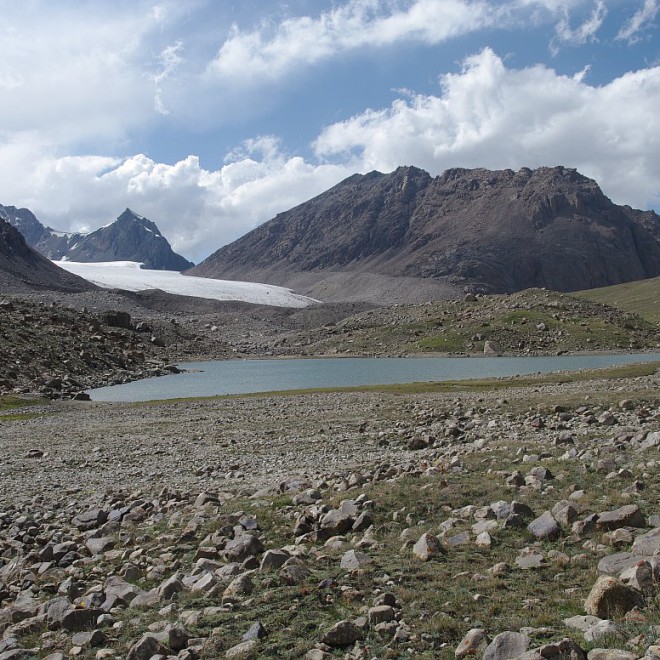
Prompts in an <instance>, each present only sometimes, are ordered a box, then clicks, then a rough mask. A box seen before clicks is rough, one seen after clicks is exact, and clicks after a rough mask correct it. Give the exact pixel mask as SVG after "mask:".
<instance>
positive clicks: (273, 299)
mask: <svg viewBox="0 0 660 660" xmlns="http://www.w3.org/2000/svg"><path fill="white" fill-rule="evenodd" d="M53 263H54V264H55V265H56V266H59V267H60V268H63V269H64V270H66V271H68V272H69V273H73V274H74V275H78V276H80V277H82V278H84V279H86V280H88V281H89V282H92V283H93V284H96V285H97V286H100V287H102V288H104V289H123V290H124V291H145V290H148V289H160V290H161V291H165V292H167V293H173V294H176V295H179V296H190V297H193V298H210V299H212V300H234V301H241V302H247V303H254V304H257V305H272V306H274V307H307V306H308V305H311V304H312V303H315V302H317V301H316V300H314V299H313V298H308V297H306V296H301V295H298V294H297V293H293V291H291V289H285V288H284V287H280V286H273V285H271V284H258V283H255V282H234V281H230V280H214V279H210V278H206V277H192V276H184V275H182V274H181V273H177V272H174V271H167V270H146V269H143V268H141V266H142V264H140V263H139V262H137V261H106V262H100V263H81V262H77V261H53Z"/></svg>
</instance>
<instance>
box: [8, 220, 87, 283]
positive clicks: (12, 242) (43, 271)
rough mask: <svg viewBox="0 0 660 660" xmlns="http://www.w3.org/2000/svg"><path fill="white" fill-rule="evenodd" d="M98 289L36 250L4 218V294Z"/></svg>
mask: <svg viewBox="0 0 660 660" xmlns="http://www.w3.org/2000/svg"><path fill="white" fill-rule="evenodd" d="M95 288H96V287H95V286H94V285H93V284H91V283H90V282H87V281H86V280H84V279H82V278H81V277H78V276H76V275H72V274H71V273H67V272H66V271H64V270H62V269H61V268H59V267H58V266H56V265H55V264H53V263H51V262H50V261H49V260H48V259H46V257H44V256H42V255H40V254H39V253H38V252H36V251H35V250H33V249H32V248H31V247H30V246H29V245H28V244H27V243H26V242H25V239H24V238H23V236H22V235H21V234H20V232H19V231H18V230H17V229H16V228H14V227H12V226H11V225H10V224H9V223H8V222H6V221H5V220H3V219H1V218H0V290H1V291H3V292H6V293H25V292H28V291H34V290H43V289H49V290H55V291H66V292H79V291H90V290H92V289H95Z"/></svg>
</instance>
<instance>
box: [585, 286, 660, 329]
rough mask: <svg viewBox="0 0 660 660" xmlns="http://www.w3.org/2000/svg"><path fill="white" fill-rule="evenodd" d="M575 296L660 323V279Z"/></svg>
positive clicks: (590, 290) (605, 288)
mask: <svg viewBox="0 0 660 660" xmlns="http://www.w3.org/2000/svg"><path fill="white" fill-rule="evenodd" d="M573 295H575V296H577V297H579V298H584V299H586V300H593V301H595V302H599V303H603V304H605V305H611V306H612V307H618V308H619V309H622V310H624V311H626V312H632V313H633V314H638V315H639V316H641V317H642V318H644V319H646V320H647V321H650V322H651V323H655V324H657V323H660V277H654V278H652V279H648V280H640V281H638V282H627V283H625V284H617V285H615V286H608V287H603V288H600V289H589V290H587V291H579V292H577V293H575V294H573Z"/></svg>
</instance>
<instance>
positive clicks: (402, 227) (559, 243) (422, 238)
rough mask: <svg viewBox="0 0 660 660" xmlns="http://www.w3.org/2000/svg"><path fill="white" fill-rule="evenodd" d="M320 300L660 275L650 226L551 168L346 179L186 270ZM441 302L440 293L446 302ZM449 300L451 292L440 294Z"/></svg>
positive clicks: (657, 233) (649, 217) (407, 297)
mask: <svg viewBox="0 0 660 660" xmlns="http://www.w3.org/2000/svg"><path fill="white" fill-rule="evenodd" d="M191 274H196V275H203V276H206V277H219V278H229V279H248V280H254V281H260V282H269V283H272V284H279V285H283V286H291V287H294V288H297V290H299V291H301V292H304V293H306V294H307V295H311V296H313V297H317V298H320V299H322V300H369V301H371V302H383V301H389V302H411V301H412V300H417V301H418V302H422V301H424V300H428V299H429V298H432V297H436V296H446V295H460V294H461V292H462V291H463V290H465V289H466V288H467V289H468V290H475V291H483V292H490V293H510V292H513V291H517V290H520V289H525V288H531V287H541V288H548V289H554V290H558V291H575V290H579V289H588V288H594V287H598V286H606V285H610V284H617V283H620V282H625V281H631V280H636V279H644V278H647V277H654V276H656V275H660V217H658V215H657V214H655V213H653V212H652V211H646V212H644V211H638V210H635V209H631V208H630V207H626V206H617V205H616V204H614V203H613V202H612V201H611V200H610V199H609V198H608V197H607V196H606V195H604V194H603V192H602V190H601V189H600V187H599V186H598V184H597V183H596V182H595V181H594V180H592V179H590V178H588V177H586V176H584V175H582V174H581V173H580V172H578V171H577V170H575V169H572V168H568V167H564V166H561V165H559V166H556V167H539V168H537V169H529V168H521V169H520V170H518V171H517V172H516V171H513V170H511V169H505V170H488V169H485V168H476V169H466V168H458V167H457V168H452V169H448V170H446V171H445V172H443V173H442V174H441V175H439V176H436V177H432V176H431V175H430V174H428V173H427V172H425V171H424V170H420V169H419V168H416V167H411V166H407V167H399V168H397V169H396V170H394V171H393V172H391V173H390V174H382V173H379V172H370V173H369V174H365V175H354V176H351V177H349V178H348V179H346V180H345V181H342V182H341V183H339V184H337V185H336V186H334V187H333V188H331V189H330V190H328V191H327V192H325V193H322V194H321V195H319V196H318V197H315V198H314V199H311V200H309V201H308V202H305V203H304V204H301V205H299V206H297V207H295V208H293V209H291V210H290V211H287V212H285V213H280V214H279V215H278V216H277V217H276V218H274V219H273V220H270V221H269V222H266V223H264V224H263V225H262V226H261V227H258V228H257V229H255V230H253V231H252V232H250V233H249V234H247V235H246V236H244V237H243V238H241V239H239V240H238V241H235V242H234V243H232V244H230V245H227V246H225V247H223V248H221V249H220V250H218V251H217V252H216V253H215V254H213V255H211V256H210V257H209V258H208V259H207V260H205V261H204V262H202V264H200V265H199V266H197V267H196V268H195V269H193V270H192V271H191ZM448 292H449V293H448ZM451 292H453V293H451Z"/></svg>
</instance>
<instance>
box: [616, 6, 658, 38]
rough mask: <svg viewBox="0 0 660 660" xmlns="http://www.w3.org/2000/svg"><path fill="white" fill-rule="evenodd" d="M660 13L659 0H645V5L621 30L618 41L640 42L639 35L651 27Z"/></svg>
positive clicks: (617, 36)
mask: <svg viewBox="0 0 660 660" xmlns="http://www.w3.org/2000/svg"><path fill="white" fill-rule="evenodd" d="M658 11H660V4H658V0H644V5H643V6H642V8H641V9H638V10H637V11H636V12H635V13H634V14H633V15H632V17H631V18H630V20H629V21H628V22H627V23H626V24H625V25H624V26H623V27H622V28H621V30H619V33H618V34H617V35H616V38H617V39H625V40H626V41H628V42H629V43H635V42H636V41H638V40H639V33H640V32H642V31H643V30H644V29H646V28H647V27H649V23H651V22H652V21H653V20H654V19H655V17H656V16H657V14H658Z"/></svg>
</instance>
